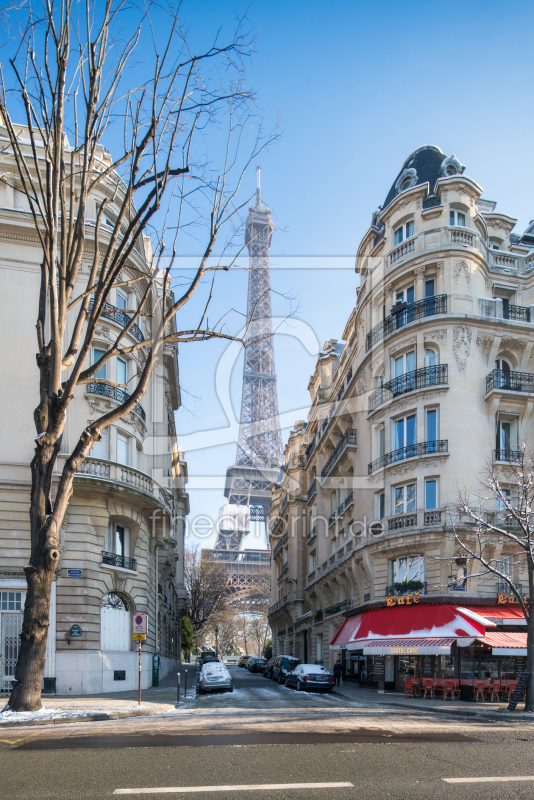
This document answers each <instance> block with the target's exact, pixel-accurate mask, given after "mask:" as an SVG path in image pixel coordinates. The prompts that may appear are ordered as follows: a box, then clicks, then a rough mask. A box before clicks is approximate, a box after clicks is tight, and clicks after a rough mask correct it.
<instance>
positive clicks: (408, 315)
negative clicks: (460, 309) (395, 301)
mask: <svg viewBox="0 0 534 800" xmlns="http://www.w3.org/2000/svg"><path fill="white" fill-rule="evenodd" d="M446 313H447V295H446V294H437V295H434V297H426V298H425V299H424V300H416V302H415V303H409V304H407V305H405V304H404V303H401V304H400V305H399V307H398V309H397V310H396V311H395V313H391V314H390V315H389V316H388V317H386V318H385V319H384V320H382V322H379V323H378V325H375V327H374V328H373V329H372V331H370V332H369V333H368V334H367V336H366V339H365V349H366V350H370V349H371V347H373V345H374V344H376V342H379V341H380V340H381V339H383V338H384V337H385V336H388V335H389V334H390V333H393V332H394V331H399V330H401V328H403V327H404V326H405V325H408V324H409V323H410V322H415V320H418V319H423V318H424V317H432V316H434V315H436V314H446Z"/></svg>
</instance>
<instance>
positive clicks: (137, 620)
mask: <svg viewBox="0 0 534 800" xmlns="http://www.w3.org/2000/svg"><path fill="white" fill-rule="evenodd" d="M133 633H134V634H135V633H143V634H146V614H134V618H133Z"/></svg>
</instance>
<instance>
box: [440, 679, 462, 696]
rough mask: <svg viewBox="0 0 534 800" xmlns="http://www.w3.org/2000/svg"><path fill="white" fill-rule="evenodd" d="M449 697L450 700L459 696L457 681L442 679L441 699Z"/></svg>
mask: <svg viewBox="0 0 534 800" xmlns="http://www.w3.org/2000/svg"><path fill="white" fill-rule="evenodd" d="M449 697H450V699H451V700H456V698H458V697H460V688H459V686H458V681H452V680H451V681H443V699H444V700H448V699H449Z"/></svg>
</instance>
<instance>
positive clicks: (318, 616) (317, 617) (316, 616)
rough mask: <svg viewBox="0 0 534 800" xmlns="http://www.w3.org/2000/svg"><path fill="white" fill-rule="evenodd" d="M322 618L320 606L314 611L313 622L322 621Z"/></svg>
mask: <svg viewBox="0 0 534 800" xmlns="http://www.w3.org/2000/svg"><path fill="white" fill-rule="evenodd" d="M322 620H323V610H322V608H319V609H318V610H317V611H316V612H315V614H314V615H313V621H314V622H322Z"/></svg>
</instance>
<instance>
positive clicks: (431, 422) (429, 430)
mask: <svg viewBox="0 0 534 800" xmlns="http://www.w3.org/2000/svg"><path fill="white" fill-rule="evenodd" d="M437 439H438V410H437V408H427V410H426V439H425V441H427V442H435V441H437Z"/></svg>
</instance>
